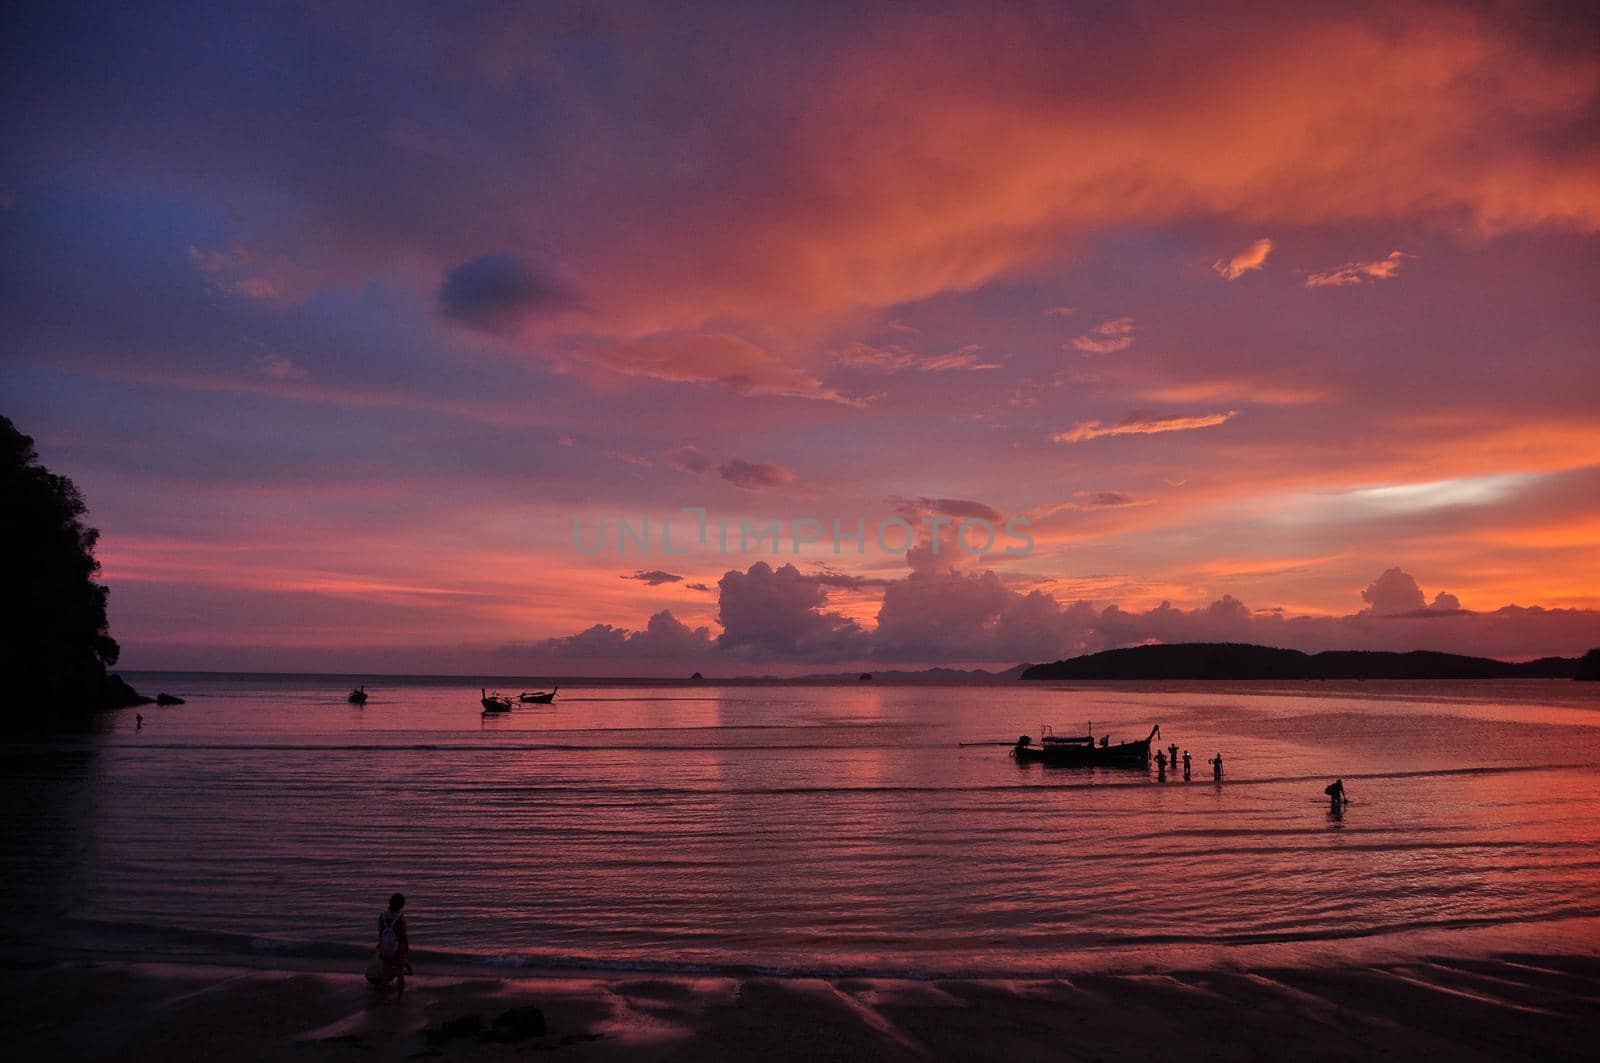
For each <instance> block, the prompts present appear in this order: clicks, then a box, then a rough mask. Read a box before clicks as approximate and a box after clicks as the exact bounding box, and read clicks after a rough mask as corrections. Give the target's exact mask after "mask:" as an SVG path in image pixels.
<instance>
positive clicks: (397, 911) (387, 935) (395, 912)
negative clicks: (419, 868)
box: [367, 893, 411, 996]
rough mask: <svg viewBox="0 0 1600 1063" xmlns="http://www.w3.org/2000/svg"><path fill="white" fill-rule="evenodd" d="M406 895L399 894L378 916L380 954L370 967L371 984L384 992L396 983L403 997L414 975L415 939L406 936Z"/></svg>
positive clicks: (368, 979)
mask: <svg viewBox="0 0 1600 1063" xmlns="http://www.w3.org/2000/svg"><path fill="white" fill-rule="evenodd" d="M405 907H406V895H405V894H403V893H396V894H395V895H394V896H392V897H390V898H389V907H388V908H386V909H384V910H383V911H382V912H379V913H378V951H377V954H376V955H374V956H373V957H372V963H371V965H370V966H368V968H367V981H369V982H371V983H372V984H373V985H375V986H377V987H379V988H380V989H381V988H383V987H384V986H387V985H389V984H391V983H392V984H393V985H394V987H395V989H396V990H398V991H399V994H400V995H401V996H405V992H406V975H408V974H410V973H411V939H410V937H409V936H408V935H407V934H406V916H405Z"/></svg>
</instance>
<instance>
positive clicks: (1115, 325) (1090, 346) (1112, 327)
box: [1072, 317, 1139, 354]
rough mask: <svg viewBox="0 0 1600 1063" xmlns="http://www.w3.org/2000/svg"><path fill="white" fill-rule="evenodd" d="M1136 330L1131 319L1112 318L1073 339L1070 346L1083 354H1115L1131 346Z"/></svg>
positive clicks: (1136, 326) (1136, 327)
mask: <svg viewBox="0 0 1600 1063" xmlns="http://www.w3.org/2000/svg"><path fill="white" fill-rule="evenodd" d="M1138 328H1139V326H1138V325H1135V324H1134V323H1133V318H1131V317H1118V318H1112V319H1111V320H1110V321H1102V322H1100V324H1098V325H1096V326H1095V327H1094V328H1092V329H1090V330H1089V331H1088V332H1087V333H1085V334H1084V335H1082V336H1078V337H1076V338H1075V339H1073V341H1072V346H1073V348H1074V349H1076V350H1079V351H1082V352H1083V353H1084V354H1115V353H1116V352H1118V351H1125V350H1127V349H1128V348H1129V347H1131V346H1133V334H1134V332H1135V331H1137V330H1138Z"/></svg>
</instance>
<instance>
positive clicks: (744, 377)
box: [578, 333, 862, 406]
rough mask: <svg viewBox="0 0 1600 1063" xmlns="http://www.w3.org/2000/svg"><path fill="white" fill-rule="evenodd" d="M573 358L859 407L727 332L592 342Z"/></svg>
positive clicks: (649, 374) (748, 392)
mask: <svg viewBox="0 0 1600 1063" xmlns="http://www.w3.org/2000/svg"><path fill="white" fill-rule="evenodd" d="M578 356H579V357H580V358H582V359H583V360H584V361H587V362H589V363H591V364H594V365H598V366H603V367H604V368H606V369H610V370H612V371H614V372H618V373H625V374H629V375H632V376H643V377H651V378H654V379H656V380H670V381H675V382H678V383H685V384H713V385H718V386H721V387H724V388H727V389H728V390H729V391H732V392H735V393H737V394H740V395H777V396H784V397H788V398H799V399H817V400H820V401H823V402H836V403H839V404H841V405H845V406H859V405H862V403H861V400H859V399H853V398H849V397H847V396H845V395H842V394H840V393H839V392H838V391H835V390H834V389H832V388H829V387H825V386H824V385H823V384H822V382H821V381H820V380H818V379H817V378H816V377H814V376H812V375H811V374H810V373H807V372H805V371H803V370H801V369H797V368H795V367H793V366H790V365H788V364H786V363H784V362H783V361H781V360H780V359H778V358H777V357H775V356H773V355H772V354H771V353H769V352H768V351H766V350H764V349H762V348H761V347H758V346H756V345H755V344H754V343H751V342H750V341H749V340H747V339H744V338H743V337H741V336H735V335H732V334H730V333H670V334H668V333H662V334H657V335H652V336H645V337H643V338H641V339H636V340H618V341H616V342H612V343H592V344H589V345H588V346H585V347H583V348H581V349H580V350H579V351H578Z"/></svg>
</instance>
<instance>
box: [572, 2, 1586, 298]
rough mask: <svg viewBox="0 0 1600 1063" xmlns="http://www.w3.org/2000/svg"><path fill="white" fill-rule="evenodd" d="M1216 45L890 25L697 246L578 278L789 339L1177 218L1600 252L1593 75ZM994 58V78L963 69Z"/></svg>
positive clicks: (1471, 30) (727, 202) (1415, 15)
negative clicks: (1506, 235) (797, 330)
mask: <svg viewBox="0 0 1600 1063" xmlns="http://www.w3.org/2000/svg"><path fill="white" fill-rule="evenodd" d="M1204 44H1205V46H1204V47H1202V46H1200V43H1199V42H1198V41H1197V39H1196V33H1195V30H1194V25H1193V23H1192V22H1189V21H1188V20H1168V21H1166V22H1164V23H1162V22H1159V21H1152V22H1151V23H1147V24H1142V25H1141V29H1140V32H1139V34H1137V35H1127V36H1123V37H1117V36H1115V35H1111V34H1109V33H1108V34H1107V35H1106V36H1105V37H1104V38H1102V37H1097V36H1094V34H1093V31H1092V30H1089V31H1080V30H1078V29H1076V28H1075V29H1074V31H1073V32H1072V33H1068V32H1067V31H1066V30H1065V29H1063V30H1062V31H1061V32H1059V33H1057V32H1050V31H1047V30H1046V29H1042V28H1041V26H1040V25H1039V24H1038V22H1037V19H1035V18H1030V17H1025V16H1023V15H1021V14H1009V15H1008V14H1004V13H1002V14H999V15H996V16H995V17H993V18H992V19H990V20H988V21H987V22H986V24H985V25H984V26H983V27H982V29H981V30H979V29H976V28H975V27H974V26H973V24H972V23H971V21H970V20H969V19H964V18H960V17H957V16H955V15H952V16H950V17H949V18H941V17H940V16H937V15H931V14H929V13H927V12H924V11H921V10H919V11H918V12H917V14H916V21H915V23H913V24H905V23H900V22H896V21H894V20H890V21H889V22H888V23H887V24H886V25H885V26H884V27H883V29H882V31H881V32H879V33H870V32H869V33H862V34H859V35H858V37H857V38H856V40H855V41H854V42H853V45H852V47H851V48H850V49H849V50H848V51H846V52H845V53H844V54H842V55H837V56H833V57H830V60H829V62H828V65H827V67H826V69H825V70H814V71H812V73H813V74H818V75H820V76H819V77H818V79H817V80H816V81H815V82H813V83H809V84H808V85H807V89H806V107H805V109H804V112H803V113H804V117H803V119H802V120H801V122H800V123H799V125H798V126H797V127H796V132H795V133H794V134H793V136H792V137H791V138H787V139H786V140H785V141H784V143H783V144H782V151H781V153H780V156H779V158H780V160H781V164H780V162H778V161H775V162H774V163H773V165H772V167H771V168H770V169H765V170H764V169H762V168H761V167H759V166H752V167H748V168H747V171H748V172H749V173H750V174H751V175H752V177H751V180H753V181H754V182H755V185H756V187H754V188H753V189H752V188H745V189H742V190H740V191H739V194H737V195H729V194H728V192H729V191H730V190H729V189H725V188H724V189H718V190H717V195H718V197H720V198H719V199H718V200H717V201H716V202H707V203H701V204H697V208H696V209H695V210H692V211H687V212H680V213H678V214H677V215H676V217H681V218H683V219H685V222H686V223H688V224H692V225H693V228H688V227H685V228H683V229H681V230H679V231H676V232H671V233H657V234H655V235H656V236H657V237H658V239H653V240H642V241H633V242H631V243H630V245H629V256H630V258H631V259H632V260H631V261H630V262H628V263H627V264H626V266H625V267H624V266H623V265H622V264H621V263H618V262H615V261H612V260H610V259H609V258H592V259H591V261H590V263H589V267H590V272H589V276H591V277H594V278H595V279H596V280H597V281H599V280H601V278H599V277H598V274H606V275H607V278H606V279H605V280H604V281H603V282H602V283H599V284H598V285H597V287H599V288H601V289H603V290H604V291H605V292H609V293H611V298H610V301H611V306H612V309H613V310H614V312H616V313H618V314H620V315H622V316H624V317H627V318H629V319H634V320H642V321H647V322H649V325H650V326H653V327H664V326H663V322H669V323H670V324H671V325H675V326H677V327H685V326H693V325H695V324H697V323H698V322H700V321H703V320H706V319H709V318H716V317H719V316H726V315H733V316H735V317H752V318H760V319H762V320H774V319H780V320H785V321H790V322H793V321H796V320H802V321H803V320H812V319H816V318H819V317H821V318H828V317H835V316H838V315H844V314H848V313H851V312H854V311H856V310H858V309H861V308H870V307H881V306H888V305H893V304H897V303H903V302H907V301H911V300H917V299H922V298H926V297H928V296H931V295H934V294H937V293H940V292H947V291H964V290H970V289H972V288H975V287H977V286H979V285H981V284H983V283H985V282H987V281H989V280H991V279H993V278H995V277H997V276H999V275H1001V274H1003V273H1006V272H1008V271H1014V270H1016V269H1018V268H1021V267H1025V266H1027V265H1029V264H1031V263H1034V262H1038V261H1040V260H1042V259H1044V258H1045V257H1047V256H1051V255H1055V254H1058V253H1059V252H1060V250H1061V249H1062V247H1063V246H1070V243H1071V242H1072V240H1073V239H1074V238H1076V237H1078V236H1081V235H1083V234H1085V233H1088V232H1092V231H1098V230H1104V229H1108V228H1116V227H1126V226H1133V225H1151V224H1159V223H1162V222H1167V221H1171V220H1174V219H1180V218H1194V217H1202V218H1221V219H1229V220H1231V221H1233V222H1235V223H1241V224H1257V225H1263V226H1264V225H1270V224H1292V225H1295V226H1310V225H1318V224H1330V223H1342V222H1349V221H1373V220H1384V219H1396V218H1411V217H1416V216H1419V215H1420V216H1425V217H1426V216H1432V217H1435V218H1438V219H1439V220H1440V224H1441V225H1442V226H1447V227H1450V228H1454V227H1455V226H1457V225H1458V224H1459V223H1460V222H1461V221H1463V220H1464V221H1465V222H1466V224H1467V226H1468V227H1469V228H1470V229H1471V230H1473V231H1475V232H1480V233H1497V232H1506V231H1511V230H1518V229H1525V228H1531V227H1548V226H1555V227H1565V228H1571V229H1575V230H1578V231H1581V232H1593V231H1595V230H1596V229H1597V228H1600V167H1596V166H1595V165H1594V160H1595V158H1596V148H1595V147H1594V145H1593V139H1594V138H1593V136H1592V134H1583V133H1580V132H1578V130H1579V128H1580V127H1579V126H1578V125H1577V123H1579V122H1580V121H1581V120H1582V118H1583V116H1584V115H1586V114H1587V113H1589V109H1590V108H1592V107H1593V106H1594V105H1595V102H1596V99H1597V94H1600V59H1597V58H1596V57H1595V56H1594V55H1593V54H1592V53H1587V52H1583V51H1580V50H1577V49H1573V50H1570V51H1564V52H1546V51H1544V50H1542V49H1541V48H1539V47H1538V46H1537V45H1536V44H1535V43H1534V42H1533V41H1532V40H1531V39H1530V38H1529V37H1527V36H1525V35H1522V34H1518V33H1515V32H1508V31H1507V30H1506V29H1505V28H1504V27H1502V26H1501V25H1499V24H1498V23H1497V22H1496V21H1495V20H1494V19H1493V18H1492V17H1491V15H1489V14H1484V13H1479V12H1474V11H1469V10H1461V9H1457V8H1451V7H1445V6H1438V7H1434V6H1417V7H1412V8H1406V9H1402V10H1398V11H1394V12H1391V13H1389V14H1388V15H1387V16H1386V18H1385V19H1384V20H1383V21H1382V22H1381V24H1380V23H1379V22H1377V21H1375V20H1372V19H1370V18H1368V17H1366V16H1365V15H1363V14H1361V13H1359V12H1350V13H1348V14H1346V13H1343V12H1341V11H1338V10H1330V11H1326V12H1323V13H1321V14H1319V15H1315V16H1310V17H1297V18H1296V19H1294V20H1288V19H1272V18H1265V19H1260V20H1257V21H1256V22H1255V23H1254V24H1248V23H1238V22H1235V23H1230V25H1229V32H1228V34H1227V35H1226V36H1223V35H1210V36H1207V37H1206V38H1205V42H1204ZM1075 45H1077V46H1079V47H1081V48H1082V49H1083V50H1084V51H1083V54H1082V55H1081V56H1080V58H1081V59H1082V61H1080V62H1067V61H1064V59H1063V49H1064V48H1065V49H1066V51H1067V53H1068V54H1069V55H1070V54H1076V53H1074V52H1073V48H1074V46H1075ZM995 54H1004V55H1006V56H1007V63H1006V66H1005V69H1004V70H1003V71H996V70H995V68H994V67H993V65H992V64H989V63H985V62H981V61H976V57H979V56H987V55H995ZM1329 86H1338V90H1337V91H1330V90H1329ZM1556 138H1566V140H1565V142H1564V145H1563V147H1562V149H1561V150H1552V144H1553V143H1555V142H1557V139H1556ZM1574 138H1576V141H1577V142H1576V143H1574ZM775 204H781V207H779V208H778V209H774V205H775ZM757 208H759V209H757ZM641 248H642V250H641ZM685 248H689V249H690V250H689V252H688V255H689V259H688V261H687V262H686V261H685V251H684V249H685ZM686 267H687V268H686ZM602 298H603V296H602Z"/></svg>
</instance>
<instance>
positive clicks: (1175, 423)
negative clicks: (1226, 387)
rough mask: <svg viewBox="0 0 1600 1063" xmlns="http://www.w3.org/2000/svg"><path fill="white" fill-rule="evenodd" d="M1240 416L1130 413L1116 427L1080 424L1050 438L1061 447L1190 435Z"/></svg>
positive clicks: (1231, 414)
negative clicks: (1110, 439)
mask: <svg viewBox="0 0 1600 1063" xmlns="http://www.w3.org/2000/svg"><path fill="white" fill-rule="evenodd" d="M1237 416H1239V411H1238V410H1229V411H1227V412H1226V413H1202V414H1195V415H1192V416H1172V417H1159V416H1156V415H1154V414H1148V413H1130V414H1128V416H1126V417H1124V418H1123V419H1122V420H1120V421H1118V422H1117V423H1116V424H1112V425H1108V424H1105V423H1103V422H1101V421H1079V422H1078V423H1077V424H1075V425H1073V426H1072V427H1071V428H1068V429H1067V430H1066V431H1063V432H1057V433H1056V434H1055V435H1053V436H1051V437H1050V438H1051V439H1052V440H1054V441H1055V442H1057V443H1086V442H1088V441H1089V440H1091V439H1100V438H1103V437H1105V436H1148V435H1157V434H1159V433H1161V432H1188V431H1192V430H1194V429H1196V428H1213V427H1215V426H1217V425H1219V424H1226V423H1227V422H1229V421H1231V420H1233V419H1234V418H1235V417H1237Z"/></svg>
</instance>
